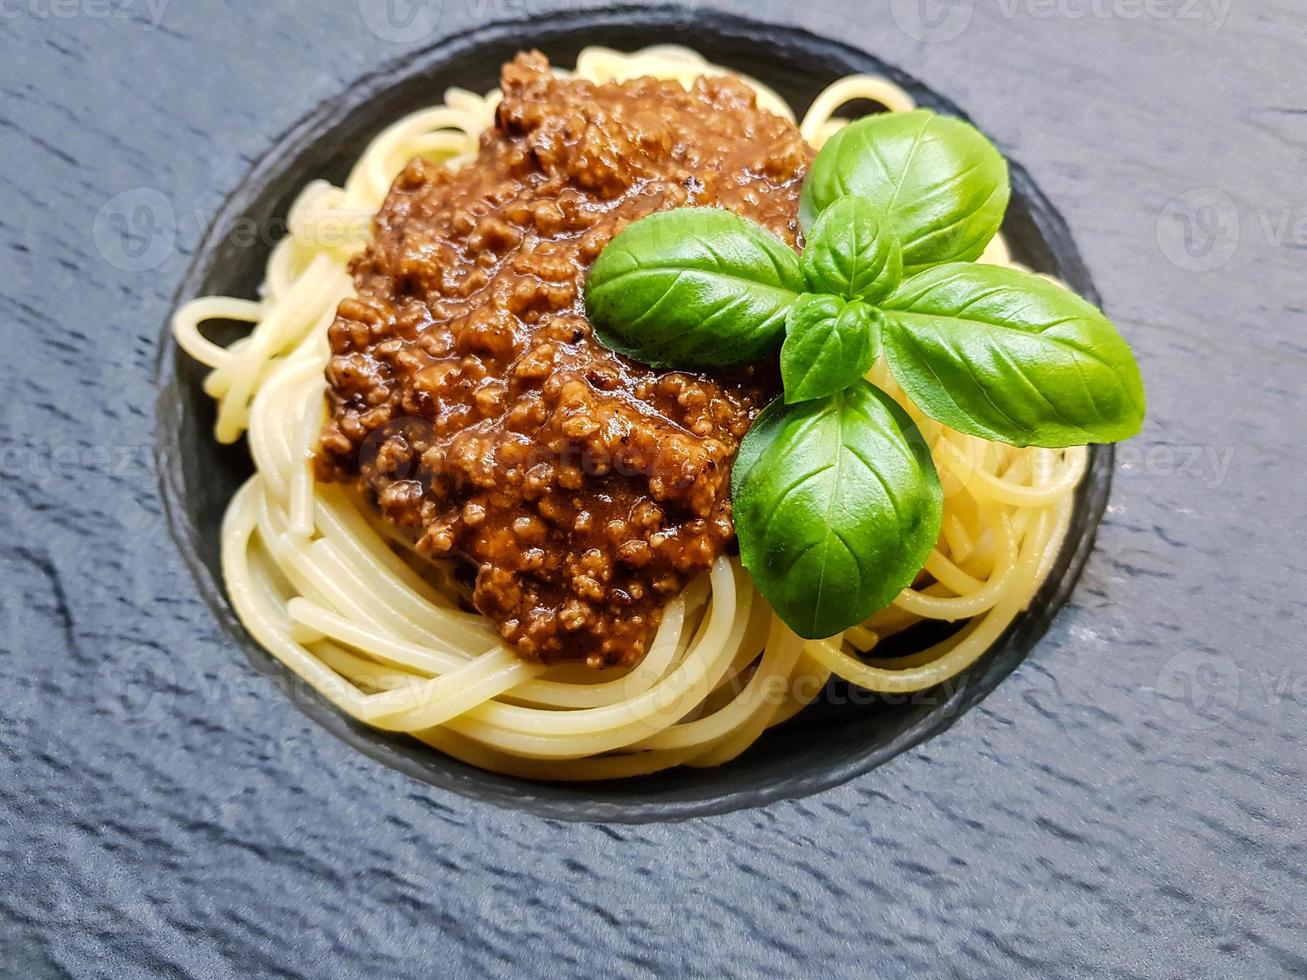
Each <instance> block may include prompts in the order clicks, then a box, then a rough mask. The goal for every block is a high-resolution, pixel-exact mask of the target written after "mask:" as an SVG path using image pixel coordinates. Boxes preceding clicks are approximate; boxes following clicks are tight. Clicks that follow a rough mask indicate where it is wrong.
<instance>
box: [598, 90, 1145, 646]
mask: <svg viewBox="0 0 1307 980" xmlns="http://www.w3.org/2000/svg"><path fill="white" fill-rule="evenodd" d="M1009 196H1010V188H1009V182H1008V171H1007V164H1006V163H1005V162H1004V160H1003V157H1002V155H1001V154H1000V153H999V152H998V150H997V149H995V148H994V146H993V145H991V144H990V143H989V141H988V140H986V139H985V137H984V136H982V135H981V134H980V133H979V132H977V131H976V130H975V129H974V128H972V127H971V126H969V125H967V124H966V123H964V122H962V121H960V120H957V119H950V118H947V117H943V116H938V115H935V114H934V113H932V112H929V111H926V110H916V111H914V112H905V113H887V114H883V115H876V116H870V117H867V118H865V119H862V120H859V121H858V122H855V123H852V124H850V125H848V126H846V127H845V128H843V129H841V130H840V131H839V132H838V133H836V134H835V135H834V136H832V137H831V138H830V139H829V140H828V141H827V142H826V144H825V146H823V147H822V150H821V152H820V153H818V154H817V157H816V159H815V160H814V161H813V164H812V168H811V170H810V171H809V173H808V177H807V179H806V180H805V182H804V186H803V191H802V195H801V199H800V215H799V218H800V223H801V226H802V228H803V229H804V231H805V234H806V237H807V243H806V247H805V249H804V252H803V254H802V256H801V257H799V256H796V255H795V254H794V252H793V250H791V249H790V248H789V247H788V246H787V245H785V243H784V242H782V241H781V240H780V239H779V238H777V237H776V236H774V235H773V234H771V233H770V232H769V231H767V230H766V229H764V228H762V227H760V226H759V225H757V224H755V223H753V222H750V221H747V220H745V219H744V218H740V217H738V216H737V215H734V214H731V213H729V212H727V211H722V210H719V209H713V208H682V209H679V210H674V211H665V212H661V213H658V214H655V215H652V216H650V217H648V218H645V219H643V220H641V221H637V222H635V223H634V224H632V225H631V226H630V227H628V228H627V229H626V230H624V231H623V232H622V233H621V234H619V235H618V236H617V237H616V238H614V239H613V241H612V242H611V243H610V244H609V245H608V247H607V248H606V249H605V250H604V251H603V253H602V254H601V255H600V256H599V259H598V261H597V262H596V263H595V265H594V268H593V269H592V270H591V274H590V279H589V282H588V283H587V287H586V307H587V312H588V314H589V317H590V320H591V322H592V323H593V324H594V327H595V330H596V333H597V335H598V337H599V338H600V339H601V340H602V341H603V342H604V343H606V344H608V345H609V346H610V347H612V348H614V349H615V350H618V351H620V352H622V353H624V354H627V355H628V356H630V357H632V358H634V359H635V360H638V361H642V362H644V363H646V364H650V365H653V366H655V367H679V368H716V367H722V366H726V365H730V364H739V363H744V362H747V361H756V360H758V359H760V358H762V357H764V356H768V355H772V354H774V352H775V351H776V349H777V347H778V346H779V347H780V366H781V378H782V381H783V383H784V392H785V393H784V396H783V397H782V398H778V399H777V400H776V401H774V402H773V403H772V404H771V405H769V406H768V407H767V408H766V410H764V411H763V413H762V414H761V415H759V416H758V419H757V420H756V421H755V423H754V425H753V427H752V428H751V429H750V430H749V433H748V435H747V436H746V437H745V439H744V442H743V443H742V445H741V446H740V452H739V456H738V458H737V459H736V462H735V468H734V472H733V475H732V482H731V491H732V503H733V506H734V516H735V528H736V533H737V535H738V537H739V541H740V555H741V559H742V561H743V563H744V566H745V567H746V568H747V569H748V570H749V572H750V573H751V574H752V576H753V579H754V582H755V583H756V584H757V586H758V589H759V591H761V592H762V594H763V595H764V596H766V597H767V599H768V601H769V602H771V604H772V606H773V608H774V609H775V610H776V612H777V613H778V614H779V615H780V617H781V618H782V619H783V620H785V622H786V623H787V624H788V625H789V626H790V627H791V628H792V629H793V630H794V631H795V632H796V633H798V634H799V635H800V636H804V637H810V638H813V637H826V636H833V635H835V634H837V633H839V632H840V631H842V630H844V629H846V628H848V627H849V626H853V625H855V624H857V623H859V622H861V621H863V620H864V619H866V618H867V617H868V616H869V615H871V614H872V613H873V612H875V611H876V610H878V609H880V608H882V607H883V606H885V605H887V604H888V603H889V602H890V601H892V600H893V599H894V597H895V596H896V595H897V594H898V593H899V591H900V590H902V589H903V588H904V587H906V586H907V585H909V584H911V582H912V580H913V579H914V578H915V577H916V575H917V573H918V572H919V571H920V570H921V568H922V566H923V565H924V564H925V561H926V558H927V557H928V556H929V554H930V551H931V549H932V548H933V547H934V545H935V542H936V541H937V540H938V537H939V532H940V523H941V520H942V512H943V500H942V493H941V490H940V483H939V477H938V475H937V474H936V472H935V467H934V464H933V462H932V460H931V457H930V453H929V450H928V449H927V447H926V444H925V439H924V438H923V436H922V434H921V432H920V431H919V430H918V429H917V427H916V425H914V424H913V422H912V420H911V419H910V418H909V417H908V415H907V413H906V412H904V411H903V410H902V408H900V407H899V406H898V405H897V404H896V403H895V402H894V401H893V399H891V398H890V397H889V396H888V395H886V394H885V393H884V392H882V391H880V390H879V389H878V388H876V387H875V386H874V385H872V384H871V383H869V382H868V381H866V380H865V378H864V376H865V375H866V373H867V371H868V370H869V369H870V368H871V366H872V365H873V364H874V363H875V361H876V359H877V357H879V356H880V355H881V354H882V353H883V354H884V356H885V359H886V363H887V364H888V367H889V370H890V372H891V374H892V375H893V376H894V379H895V380H896V381H897V382H898V383H899V384H900V385H901V386H902V388H903V390H904V392H905V393H906V394H907V395H908V397H909V398H910V399H911V400H912V401H913V403H914V404H915V405H917V407H918V408H920V409H921V411H922V412H924V413H925V414H926V415H928V416H929V417H931V418H933V419H935V420H937V421H939V422H942V423H943V424H945V425H947V426H950V427H952V428H954V429H956V430H958V431H960V432H965V433H969V434H972V435H976V436H980V437H982V438H985V439H991V440H996V441H999V442H1006V443H1011V444H1012V445H1017V446H1032V445H1033V446H1047V447H1062V446H1073V445H1081V444H1084V443H1089V442H1114V441H1117V440H1120V439H1126V438H1129V437H1130V436H1132V435H1134V434H1135V433H1137V432H1138V431H1139V428H1140V426H1141V425H1142V423H1143V416H1144V390H1143V382H1142V380H1141V378H1140V375H1139V368H1138V366H1137V365H1136V364H1135V360H1134V356H1133V355H1132V354H1131V352H1130V348H1129V347H1128V346H1127V345H1126V343H1125V341H1124V340H1123V339H1122V338H1121V336H1120V335H1119V334H1118V333H1117V331H1116V329H1115V328H1114V327H1113V326H1112V324H1111V323H1110V322H1109V321H1108V320H1107V318H1106V317H1104V316H1103V314H1102V313H1101V312H1100V311H1099V310H1098V309H1097V308H1095V307H1094V306H1093V305H1092V304H1090V303H1087V302H1085V301H1084V300H1083V299H1081V298H1080V297H1078V296H1075V295H1074V294H1072V293H1070V292H1068V291H1067V290H1065V289H1062V288H1061V287H1059V286H1057V285H1055V284H1053V283H1050V282H1048V281H1047V280H1045V279H1042V278H1040V277H1039V276H1035V275H1032V274H1029V273H1025V272H1020V271H1018V270H1014V269H1006V268H1000V267H995V266H989V265H979V264H976V263H975V262H974V260H975V259H977V258H979V257H980V255H981V254H982V253H983V252H984V250H985V246H986V245H987V244H988V243H989V241H990V240H991V239H992V238H993V237H994V235H995V234H996V233H997V232H998V230H999V226H1000V225H1001V224H1002V221H1003V214H1004V212H1005V210H1006V208H1007V203H1008V198H1009ZM782 339H783V341H784V343H783V345H782Z"/></svg>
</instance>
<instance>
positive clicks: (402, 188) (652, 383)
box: [317, 53, 812, 667]
mask: <svg viewBox="0 0 1307 980" xmlns="http://www.w3.org/2000/svg"><path fill="white" fill-rule="evenodd" d="M502 87H503V92H504V99H503V102H502V104H501V105H500V107H499V109H498V112H497V117H496V123H495V126H494V127H493V128H491V129H490V130H488V131H487V132H486V133H485V134H484V135H483V136H482V138H481V144H480V150H479V155H478V157H477V159H476V160H475V162H473V163H470V164H468V165H467V166H465V167H463V168H461V169H457V170H451V169H449V168H446V167H443V166H439V165H435V164H431V163H428V162H425V161H423V160H421V159H417V160H414V161H413V162H411V163H410V164H409V165H408V166H407V167H406V168H405V169H404V171H403V172H402V173H401V174H400V175H399V177H398V178H397V179H396V181H395V183H394V186H393V187H392V188H391V191H390V193H389V195H388V197H387V199H386V201H385V204H384V205H383V207H382V208H381V211H380V212H379V213H378V215H377V217H376V221H375V227H374V240H373V242H372V243H371V245H370V246H369V247H368V248H367V250H366V251H365V252H364V253H363V254H361V255H360V256H359V257H358V258H357V259H355V261H354V263H353V266H352V270H351V271H352V273H353V275H354V280H355V285H356V287H357V298H352V299H347V300H345V301H344V302H343V303H341V305H340V308H339V311H338V315H337V319H336V321H335V323H334V324H333V325H332V327H331V330H330V343H331V355H332V356H331V360H330V364H329V366H328V369H327V379H328V388H329V400H330V409H331V417H330V420H329V422H328V424H327V426H326V428H325V430H324V434H323V440H322V448H321V451H320V453H319V456H318V460H317V466H318V473H319V477H320V478H321V479H324V480H337V481H342V482H348V483H352V484H355V485H356V486H358V487H359V488H360V489H361V490H362V491H363V492H364V493H365V495H366V496H367V497H368V498H369V499H370V500H372V501H374V502H375V505H376V506H377V507H378V508H379V509H380V512H381V513H382V515H383V516H384V518H385V519H386V520H387V521H390V522H392V523H393V525H395V526H397V527H398V528H400V529H401V530H402V531H403V532H404V533H406V534H407V535H409V536H410V537H411V539H412V540H413V541H414V542H415V544H416V547H417V549H418V551H419V552H420V553H422V554H424V555H427V556H430V557H432V558H447V557H459V558H463V559H466V560H467V561H468V562H470V563H471V565H472V566H473V567H474V568H475V570H476V584H475V590H474V593H473V603H474V605H475V606H476V608H477V610H478V611H480V612H481V613H482V614H483V615H485V616H487V617H488V618H489V619H491V620H492V621H493V622H494V623H495V624H496V626H497V627H498V629H499V632H500V633H501V635H502V636H503V637H504V639H505V640H507V641H508V642H509V643H511V644H513V645H515V646H516V649H517V650H518V652H519V653H520V655H521V656H522V657H524V658H526V659H528V660H534V661H542V662H545V663H556V662H559V661H563V660H584V661H586V662H587V663H589V664H590V665H591V666H593V667H603V666H611V665H619V664H620V665H630V664H633V663H635V662H637V661H638V660H639V659H640V658H641V657H642V656H643V654H644V652H645V649H646V648H647V646H648V643H649V641H650V639H651V637H652V635H653V632H654V630H655V629H656V627H657V625H658V623H659V621H660V619H661V615H662V610H663V607H664V606H665V604H666V603H667V602H668V600H669V599H671V598H672V597H673V596H674V595H675V594H676V593H677V592H678V591H679V590H680V589H681V588H683V587H684V585H685V584H686V583H687V582H688V581H689V579H690V578H692V577H693V576H695V575H696V574H698V573H701V572H703V571H704V570H706V569H707V568H709V567H710V566H711V565H712V563H713V561H714V559H715V558H717V556H719V555H720V554H722V553H723V552H724V551H725V549H726V548H728V547H729V546H730V545H731V544H732V539H733V535H734V529H733V527H732V525H731V506H730V464H731V461H732V460H733V458H734V456H735V453H736V450H737V448H738V446H739V442H740V439H741V438H742V437H743V436H744V434H745V432H746V431H747V430H748V427H749V424H750V422H751V421H752V419H753V417H754V416H755V415H756V414H757V413H758V411H760V410H761V408H762V407H763V405H765V404H766V402H767V401H768V400H769V399H770V398H771V396H772V395H773V394H774V393H775V391H776V382H775V378H774V376H773V374H772V372H771V370H767V369H760V368H745V369H741V370H739V371H736V372H734V373H732V374H729V375H721V376H705V375H702V374H693V373H685V372H680V371H671V372H667V371H654V370H651V369H649V368H647V367H644V366H642V365H639V364H636V363H634V362H632V361H630V360H627V359H626V358H624V357H621V356H619V355H618V354H616V353H614V352H612V351H610V350H609V349H607V348H605V347H604V346H603V345H602V344H600V343H599V342H598V341H597V340H596V339H595V337H594V335H593V333H592V331H591V328H590V324H589V323H588V322H587V321H586V317H585V303H584V295H583V290H584V285H585V280H586V275H587V273H588V270H589V269H590V266H591V265H592V264H593V262H594V260H595V259H596V258H597V257H598V255H599V253H600V251H602V250H603V248H604V246H605V245H607V244H608V242H609V241H610V240H611V239H612V238H613V236H615V235H616V234H617V233H618V232H620V231H621V230H622V229H623V228H624V227H625V226H626V225H628V224H630V223H631V222H633V221H635V220H637V219H639V218H642V217H644V216H646V215H648V214H651V213H653V212H655V211H661V210H666V209H668V208H676V207H682V206H687V205H712V206H717V207H722V208H726V209H729V210H731V211H734V212H736V213H738V214H741V215H744V216H746V217H748V218H751V219H753V220H754V221H757V222H759V223H761V224H762V225H764V226H765V227H767V228H769V229H771V231H773V232H775V233H776V234H777V235H779V236H781V237H782V238H783V239H784V240H785V241H787V242H788V243H790V244H791V245H794V244H795V241H796V235H797V230H798V223H797V214H798V195H799V188H800V184H801V182H802V179H803V176H804V174H805V172H806V170H807V167H808V164H809V163H810V161H811V155H812V154H811V150H810V149H809V147H808V146H807V144H805V143H804V141H803V139H802V138H801V137H800V135H799V132H798V129H797V128H796V127H795V126H794V125H793V124H792V123H790V122H788V121H786V120H784V119H781V118H779V117H777V116H775V115H772V114H770V113H768V112H765V111H763V110H760V109H759V108H757V106H756V104H755V100H754V96H753V93H752V91H751V90H750V89H749V88H748V87H747V86H745V85H744V84H743V83H741V82H739V81H736V80H733V79H727V78H702V79H699V80H698V81H697V82H696V83H695V85H694V86H693V88H692V89H691V90H690V91H688V92H687V91H686V90H684V89H683V88H682V87H681V86H680V85H679V84H677V83H675V82H665V81H658V80H656V79H651V78H640V79H636V80H633V81H629V82H624V83H621V84H616V83H613V84H605V85H595V84H592V83H590V82H585V81H577V80H564V79H560V78H556V77H555V76H554V75H553V74H552V73H551V72H550V69H549V64H548V62H547V61H546V59H545V58H544V56H543V55H541V54H539V53H531V54H523V55H519V56H518V57H517V59H516V60H515V61H513V62H512V63H510V64H508V65H506V66H505V68H504V71H503V80H502Z"/></svg>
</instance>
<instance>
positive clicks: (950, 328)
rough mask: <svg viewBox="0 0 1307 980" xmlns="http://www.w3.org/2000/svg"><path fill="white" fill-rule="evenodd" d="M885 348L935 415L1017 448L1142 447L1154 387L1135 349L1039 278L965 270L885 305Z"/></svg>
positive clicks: (950, 270) (904, 381) (929, 279)
mask: <svg viewBox="0 0 1307 980" xmlns="http://www.w3.org/2000/svg"><path fill="white" fill-rule="evenodd" d="M883 311H884V314H885V325H884V330H883V341H882V342H883V344H884V347H885V356H886V359H887V360H888V362H889V367H890V370H891V371H892V372H893V374H894V377H895V379H896V380H897V381H898V383H899V384H900V385H902V386H903V390H904V391H905V392H906V393H907V395H908V397H909V398H911V399H912V401H913V402H915V403H916V404H917V405H918V406H919V407H920V408H921V410H922V411H923V412H925V413H926V414H927V415H929V416H930V417H931V418H933V419H936V420H938V421H940V422H943V423H944V424H945V425H948V426H951V427H952V428H954V429H957V430H958V431H959V432H966V433H970V434H971V435H975V436H980V437H982V438H985V439H995V440H998V441H1000V442H1008V443H1012V444H1013V445H1016V446H1050V447H1056V446H1074V445H1081V444H1084V443H1089V442H1116V441H1118V440H1120V439H1128V438H1130V437H1131V436H1133V435H1135V434H1136V433H1137V432H1138V431H1139V428H1140V426H1141V425H1142V424H1143V419H1144V386H1143V380H1142V379H1141V378H1140V375H1139V367H1138V365H1137V364H1136V363H1135V359H1134V355H1133V354H1132V353H1131V352H1130V348H1129V347H1128V346H1127V345H1126V342H1125V341H1124V340H1123V339H1122V338H1121V335H1120V334H1118V333H1117V332H1116V328H1115V327H1113V326H1112V324H1111V323H1110V322H1109V321H1108V319H1107V318H1106V317H1105V316H1103V314H1102V313H1101V312H1099V310H1098V309H1097V308H1096V307H1094V306H1093V305H1092V304H1090V303H1087V302H1085V301H1084V300H1083V299H1081V298H1080V297H1079V296H1076V295H1075V294H1074V293H1071V292H1069V291H1068V290H1066V289H1063V288H1062V287H1061V286H1058V285H1056V284H1055V283H1051V282H1049V281H1048V280H1046V279H1041V278H1040V277H1039V276H1035V275H1031V274H1030V273H1026V272H1020V271H1018V270H1016V269H1005V268H1001V267H998V266H990V265H975V264H971V263H955V264H952V265H942V266H938V267H936V268H934V269H930V270H928V271H926V272H923V273H922V274H921V275H919V276H915V277H913V278H912V279H909V280H908V281H907V282H905V283H904V284H903V285H902V286H901V287H900V288H899V290H898V291H897V292H896V293H895V294H894V295H893V296H891V297H889V299H887V300H886V301H885V304H884V307H883Z"/></svg>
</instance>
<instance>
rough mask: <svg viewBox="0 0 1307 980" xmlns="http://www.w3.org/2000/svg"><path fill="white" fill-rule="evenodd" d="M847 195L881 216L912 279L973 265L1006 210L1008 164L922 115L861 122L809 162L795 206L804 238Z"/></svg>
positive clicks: (969, 135)
mask: <svg viewBox="0 0 1307 980" xmlns="http://www.w3.org/2000/svg"><path fill="white" fill-rule="evenodd" d="M848 194H855V195H857V196H858V197H865V198H866V199H867V200H869V201H870V202H871V203H872V204H873V205H875V206H876V208H877V210H878V211H880V213H881V214H883V215H884V216H885V220H887V221H888V222H889V224H890V228H891V229H892V230H893V232H894V233H895V234H896V235H897V236H898V239H899V241H900V242H901V243H902V247H903V266H904V272H905V274H906V275H912V274H913V273H914V272H919V271H921V269H923V268H925V267H926V266H929V265H934V264H937V263H940V262H951V261H954V260H963V261H969V260H972V259H977V258H979V257H980V254H981V253H982V252H983V251H984V250H985V246H986V245H987V244H989V240H990V239H991V238H993V237H994V234H995V233H996V232H997V231H998V229H999V226H1000V225H1001V224H1002V223H1003V213H1004V212H1005V211H1006V210H1007V203H1008V196H1009V194H1010V188H1009V186H1008V171H1007V162H1006V161H1005V160H1004V159H1003V155H1002V154H1001V153H999V152H998V150H996V149H995V148H994V146H993V144H991V143H990V142H989V141H988V140H987V139H985V137H984V136H982V135H981V134H980V133H979V132H978V131H977V130H976V129H975V128H974V127H972V126H970V125H968V124H967V123H964V122H962V121H961V120H960V119H953V118H950V117H948V116H939V115H936V114H935V113H933V112H930V111H928V110H925V109H917V110H915V111H913V112H888V113H882V114H880V115H875V116H867V117H865V118H863V119H859V120H858V121H857V122H854V123H850V124H849V125H848V126H845V127H844V128H843V129H841V130H840V131H839V132H837V133H836V134H835V135H834V136H832V137H831V138H830V139H829V140H827V141H826V144H825V145H824V146H823V147H822V148H821V152H820V153H818V154H817V158H816V159H815V160H814V161H813V163H812V169H811V170H810V171H809V173H808V178H807V180H806V181H805V182H804V185H803V193H802V196H801V197H800V200H799V220H800V222H801V224H802V226H803V229H804V231H805V232H806V231H807V230H808V229H809V228H812V227H813V226H814V224H815V222H816V221H817V218H818V216H819V215H820V214H821V213H822V212H823V211H824V210H825V209H826V208H828V207H830V206H831V205H832V204H834V203H835V202H836V201H837V200H839V199H840V198H841V197H844V196H845V195H848Z"/></svg>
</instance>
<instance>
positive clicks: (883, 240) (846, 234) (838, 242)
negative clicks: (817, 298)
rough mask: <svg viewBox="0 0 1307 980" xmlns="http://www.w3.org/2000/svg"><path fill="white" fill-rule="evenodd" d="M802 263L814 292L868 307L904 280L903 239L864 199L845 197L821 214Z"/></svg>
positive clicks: (814, 226) (809, 236)
mask: <svg viewBox="0 0 1307 980" xmlns="http://www.w3.org/2000/svg"><path fill="white" fill-rule="evenodd" d="M800 264H801V265H802V266H803V274H804V275H805V276H807V278H808V285H809V286H811V287H812V288H813V290H815V291H817V292H822V293H835V294H836V295H838V296H843V297H844V298H845V299H861V300H866V301H867V302H868V303H875V302H878V301H879V300H880V299H881V298H882V297H884V296H887V295H888V294H889V293H891V292H893V291H894V288H895V287H896V286H897V285H898V284H899V283H900V282H901V281H902V279H903V251H902V249H901V248H900V247H899V241H898V239H897V238H896V237H895V236H894V232H893V231H891V230H890V227H889V223H888V222H886V221H884V220H882V218H881V216H880V215H879V214H878V213H877V212H876V208H875V207H874V206H873V205H872V203H871V202H870V201H868V200H867V199H866V198H863V197H842V198H840V199H839V200H838V201H836V202H835V203H834V204H832V205H831V206H830V207H828V208H826V210H825V211H823V212H822V213H821V217H820V218H818V219H817V221H816V223H815V224H814V225H813V226H812V233H811V234H810V235H808V244H807V245H806V247H805V248H804V250H803V258H802V260H801V261H800Z"/></svg>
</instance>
